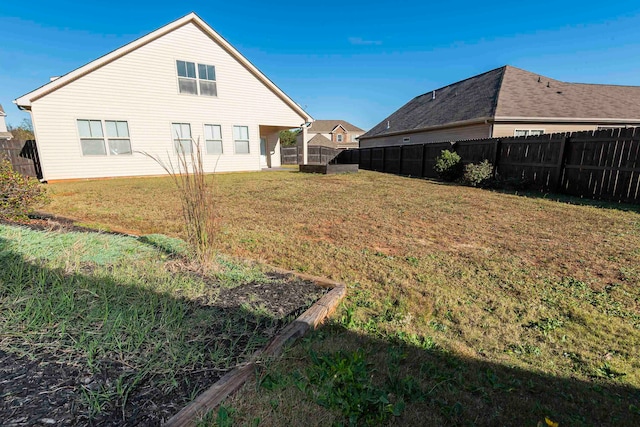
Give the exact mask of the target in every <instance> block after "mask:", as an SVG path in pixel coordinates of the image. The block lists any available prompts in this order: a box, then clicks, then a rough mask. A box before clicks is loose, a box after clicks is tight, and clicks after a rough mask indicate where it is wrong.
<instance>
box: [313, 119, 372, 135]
mask: <svg viewBox="0 0 640 427" xmlns="http://www.w3.org/2000/svg"><path fill="white" fill-rule="evenodd" d="M338 125H342V127H343V128H345V130H346V131H347V132H364V129H360V128H359V127H357V126H354V125H352V124H351V123H349V122H345V121H344V120H316V121H314V122H313V123H311V126H309V128H308V129H307V132H309V133H329V132H331V131H332V130H333V129H335V127H336V126H338Z"/></svg>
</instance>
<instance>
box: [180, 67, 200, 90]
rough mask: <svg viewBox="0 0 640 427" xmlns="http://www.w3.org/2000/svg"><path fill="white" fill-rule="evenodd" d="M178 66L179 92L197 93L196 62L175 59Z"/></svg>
mask: <svg viewBox="0 0 640 427" xmlns="http://www.w3.org/2000/svg"><path fill="white" fill-rule="evenodd" d="M176 65H177V67H178V89H179V90H180V93H189V94H192V95H197V94H198V81H197V79H196V64H195V63H193V62H186V61H176Z"/></svg>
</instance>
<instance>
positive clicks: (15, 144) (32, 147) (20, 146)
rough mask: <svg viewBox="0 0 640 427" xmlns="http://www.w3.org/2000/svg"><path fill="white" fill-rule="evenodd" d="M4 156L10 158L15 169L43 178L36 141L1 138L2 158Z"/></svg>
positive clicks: (0, 157)
mask: <svg viewBox="0 0 640 427" xmlns="http://www.w3.org/2000/svg"><path fill="white" fill-rule="evenodd" d="M2 158H8V159H9V161H10V162H11V165H12V166H13V169H14V170H15V171H17V172H19V173H21V174H22V175H26V176H32V177H34V178H38V179H41V178H42V168H41V167H40V157H39V156H38V149H37V148H36V142H35V141H33V140H29V141H20V140H15V139H10V140H8V141H6V140H0V159H2Z"/></svg>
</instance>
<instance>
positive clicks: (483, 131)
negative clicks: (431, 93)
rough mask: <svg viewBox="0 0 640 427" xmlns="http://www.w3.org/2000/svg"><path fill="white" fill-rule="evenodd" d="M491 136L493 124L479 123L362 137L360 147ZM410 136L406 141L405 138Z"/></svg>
mask: <svg viewBox="0 0 640 427" xmlns="http://www.w3.org/2000/svg"><path fill="white" fill-rule="evenodd" d="M490 136H491V125H488V124H479V125H471V126H464V127H456V128H449V129H438V130H432V131H422V132H412V133H404V134H401V135H390V136H381V137H373V138H360V148H371V147H386V146H391V145H404V144H424V143H426V142H447V141H461V140H465V139H479V138H487V137H490ZM407 137H409V138H410V141H409V142H405V141H404V138H407Z"/></svg>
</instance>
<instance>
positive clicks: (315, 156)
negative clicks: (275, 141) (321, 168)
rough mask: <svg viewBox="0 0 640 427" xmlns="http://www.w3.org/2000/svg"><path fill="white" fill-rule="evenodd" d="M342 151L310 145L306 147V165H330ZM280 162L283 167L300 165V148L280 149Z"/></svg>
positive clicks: (301, 161) (301, 162)
mask: <svg viewBox="0 0 640 427" xmlns="http://www.w3.org/2000/svg"><path fill="white" fill-rule="evenodd" d="M342 151H343V150H341V149H336V148H331V147H323V146H320V145H310V146H308V147H307V163H309V164H317V165H326V164H328V163H331V162H332V161H333V160H334V159H335V158H336V156H337V155H338V154H340V152H342ZM280 161H281V163H282V164H283V165H301V164H303V160H302V148H301V147H298V146H294V147H281V148H280Z"/></svg>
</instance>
